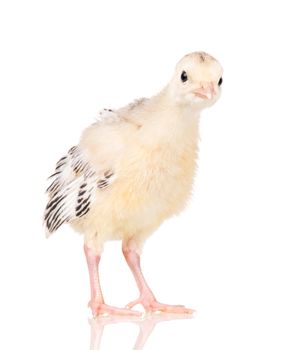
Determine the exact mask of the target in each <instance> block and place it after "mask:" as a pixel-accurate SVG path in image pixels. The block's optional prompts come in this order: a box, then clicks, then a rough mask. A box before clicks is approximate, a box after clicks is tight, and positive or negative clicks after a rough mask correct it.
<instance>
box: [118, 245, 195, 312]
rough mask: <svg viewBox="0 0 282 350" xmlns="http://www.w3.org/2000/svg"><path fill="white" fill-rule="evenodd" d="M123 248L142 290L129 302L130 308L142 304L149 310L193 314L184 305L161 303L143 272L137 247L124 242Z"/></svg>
mask: <svg viewBox="0 0 282 350" xmlns="http://www.w3.org/2000/svg"><path fill="white" fill-rule="evenodd" d="M122 250H123V254H124V257H125V259H126V262H127V264H128V266H129V267H130V269H131V271H132V273H133V276H134V278H135V280H136V283H137V286H138V289H139V291H140V297H139V298H138V299H137V300H134V301H132V302H131V303H129V304H128V305H127V307H128V308H132V307H134V306H135V305H137V304H141V305H143V307H144V309H145V311H147V312H154V311H163V312H169V313H177V314H193V312H194V310H191V309H187V308H185V307H184V306H183V305H167V304H162V303H159V302H158V301H157V300H156V298H155V296H154V294H153V292H152V291H151V289H150V288H149V286H148V284H147V282H146V280H145V278H144V276H143V274H142V271H141V266H140V255H139V254H138V253H137V252H136V249H134V248H132V247H130V245H129V244H125V243H123V246H122Z"/></svg>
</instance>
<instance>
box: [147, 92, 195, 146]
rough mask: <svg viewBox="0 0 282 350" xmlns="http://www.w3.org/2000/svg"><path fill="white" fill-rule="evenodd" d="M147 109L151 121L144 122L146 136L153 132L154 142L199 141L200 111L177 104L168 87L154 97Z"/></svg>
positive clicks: (193, 142)
mask: <svg viewBox="0 0 282 350" xmlns="http://www.w3.org/2000/svg"><path fill="white" fill-rule="evenodd" d="M146 109H147V112H149V113H146V118H147V116H148V115H150V117H149V118H150V123H146V121H145V123H144V136H145V135H147V136H148V135H149V134H151V139H152V142H155V143H160V142H165V143H173V142H184V143H189V144H191V143H192V144H196V143H197V140H198V128H199V112H198V111H195V110H194V109H193V108H191V107H190V106H187V105H180V104H176V103H175V101H173V100H172V98H171V97H170V95H169V94H168V91H167V89H164V90H163V91H161V92H160V93H159V94H158V95H156V96H154V97H152V98H151V99H150V100H149V101H148V106H147V108H146Z"/></svg>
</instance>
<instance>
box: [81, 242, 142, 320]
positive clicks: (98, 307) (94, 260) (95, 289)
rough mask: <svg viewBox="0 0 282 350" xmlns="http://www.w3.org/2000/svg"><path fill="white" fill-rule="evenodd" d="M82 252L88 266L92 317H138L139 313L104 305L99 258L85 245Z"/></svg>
mask: <svg viewBox="0 0 282 350" xmlns="http://www.w3.org/2000/svg"><path fill="white" fill-rule="evenodd" d="M84 252H85V256H86V261H87V265H88V271H89V278H90V288H91V300H90V302H89V304H88V306H89V307H90V308H91V310H92V314H93V316H98V315H100V314H111V315H126V316H140V315H141V314H140V312H137V311H133V310H128V309H122V308H118V307H114V306H109V305H107V304H105V302H104V297H103V294H102V290H101V285H100V280H99V271H98V267H99V263H100V258H101V257H100V255H99V254H97V252H95V250H94V249H91V248H89V247H88V246H86V245H84Z"/></svg>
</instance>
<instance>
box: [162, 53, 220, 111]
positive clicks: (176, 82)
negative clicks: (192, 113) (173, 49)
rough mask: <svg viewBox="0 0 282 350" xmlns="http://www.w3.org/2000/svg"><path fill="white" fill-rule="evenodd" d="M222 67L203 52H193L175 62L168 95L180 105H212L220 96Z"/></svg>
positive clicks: (198, 107) (195, 106)
mask: <svg viewBox="0 0 282 350" xmlns="http://www.w3.org/2000/svg"><path fill="white" fill-rule="evenodd" d="M222 73H223V70H222V67H221V65H220V64H219V62H218V61H217V60H216V59H215V58H213V57H212V56H210V55H209V54H207V53H205V52H193V53H191V54H188V55H186V56H184V57H183V58H182V59H181V60H180V61H179V62H178V64H177V66H176V69H175V74H174V76H173V78H172V80H171V82H170V84H169V86H168V89H169V91H170V95H171V96H172V97H173V99H174V100H175V101H176V102H177V103H178V104H180V105H183V106H184V107H185V105H189V106H191V107H194V108H195V109H203V108H206V107H210V106H211V105H213V104H214V103H215V102H216V101H217V100H218V98H219V96H220V92H221V91H220V90H221V84H222Z"/></svg>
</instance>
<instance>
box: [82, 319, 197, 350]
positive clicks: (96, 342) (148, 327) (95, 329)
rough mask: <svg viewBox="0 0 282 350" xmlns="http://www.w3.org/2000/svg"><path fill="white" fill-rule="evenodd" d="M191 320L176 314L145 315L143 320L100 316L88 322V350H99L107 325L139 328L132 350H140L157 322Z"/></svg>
mask: <svg viewBox="0 0 282 350" xmlns="http://www.w3.org/2000/svg"><path fill="white" fill-rule="evenodd" d="M188 318H193V317H192V316H186V315H176V314H162V313H152V314H147V315H145V316H144V318H139V317H126V316H105V317H104V316H100V317H97V318H94V319H91V320H90V322H89V323H90V325H91V340H90V350H100V348H101V341H102V337H103V332H104V328H105V326H107V325H110V324H114V323H121V322H130V323H134V324H136V325H137V326H138V327H139V333H138V336H137V338H136V341H135V344H134V347H133V348H132V349H133V350H142V349H144V346H145V344H146V342H147V340H148V338H149V336H150V335H151V333H152V332H153V330H154V328H155V326H156V325H157V324H158V323H159V322H164V321H173V320H180V319H186V320H187V319H188Z"/></svg>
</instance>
